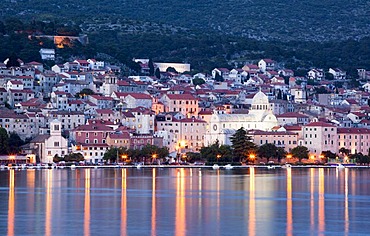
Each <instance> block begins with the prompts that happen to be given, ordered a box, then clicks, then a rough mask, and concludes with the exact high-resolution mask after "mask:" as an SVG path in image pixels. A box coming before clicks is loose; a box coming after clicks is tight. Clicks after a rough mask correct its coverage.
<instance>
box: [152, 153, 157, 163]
mask: <svg viewBox="0 0 370 236" xmlns="http://www.w3.org/2000/svg"><path fill="white" fill-rule="evenodd" d="M156 158H157V154H153V155H152V164H153V160H154V159H156Z"/></svg>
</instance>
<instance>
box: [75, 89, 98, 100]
mask: <svg viewBox="0 0 370 236" xmlns="http://www.w3.org/2000/svg"><path fill="white" fill-rule="evenodd" d="M94 94H95V92H94V91H92V90H91V89H89V88H84V89H82V90H81V91H80V92H78V93H76V96H75V97H77V98H78V97H85V96H87V95H94Z"/></svg>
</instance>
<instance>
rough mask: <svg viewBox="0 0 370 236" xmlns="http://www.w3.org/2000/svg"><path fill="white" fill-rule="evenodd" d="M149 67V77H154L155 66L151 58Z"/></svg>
mask: <svg viewBox="0 0 370 236" xmlns="http://www.w3.org/2000/svg"><path fill="white" fill-rule="evenodd" d="M148 67H149V75H150V76H153V75H154V64H153V61H152V59H151V58H150V59H149V62H148Z"/></svg>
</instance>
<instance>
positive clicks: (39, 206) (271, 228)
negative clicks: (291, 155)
mask: <svg viewBox="0 0 370 236" xmlns="http://www.w3.org/2000/svg"><path fill="white" fill-rule="evenodd" d="M353 172H356V174H354V173H353ZM336 175H337V174H336V170H335V169H303V168H302V169H298V168H292V169H287V170H283V169H276V170H265V169H258V168H250V169H241V168H240V169H238V168H235V169H233V170H229V171H225V170H223V169H221V170H217V171H216V170H210V169H208V170H207V169H202V170H201V171H200V170H198V169H193V170H192V171H191V170H190V169H149V168H142V169H141V170H137V169H123V168H122V169H97V170H95V169H77V170H74V171H71V170H32V171H31V170H30V171H14V170H10V171H0V199H3V200H5V201H2V202H0V215H1V216H3V220H2V221H0V235H8V236H10V235H104V234H106V235H180V236H181V235H209V234H214V235H224V234H228V235H251V236H255V235H340V234H343V235H361V234H362V235H369V234H368V233H369V231H368V229H367V228H366V227H364V226H363V225H364V224H366V223H367V215H368V212H369V211H370V198H368V196H369V195H370V188H367V186H369V185H370V172H369V171H368V169H365V168H363V169H347V168H346V169H343V170H342V171H340V172H339V173H338V178H337V177H336ZM354 182H356V183H354ZM79 186H80V187H79ZM353 186H355V189H354V191H353V192H356V193H357V194H354V193H353V192H352V189H353V188H354V187H353ZM7 200H8V201H7ZM5 217H7V218H5Z"/></svg>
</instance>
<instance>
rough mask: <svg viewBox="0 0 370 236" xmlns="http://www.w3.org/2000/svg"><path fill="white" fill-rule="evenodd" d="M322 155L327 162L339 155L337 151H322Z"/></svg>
mask: <svg viewBox="0 0 370 236" xmlns="http://www.w3.org/2000/svg"><path fill="white" fill-rule="evenodd" d="M321 156H322V159H323V161H324V162H327V161H328V160H329V159H335V158H336V157H337V155H335V153H332V152H331V151H329V150H327V151H322V152H321Z"/></svg>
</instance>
